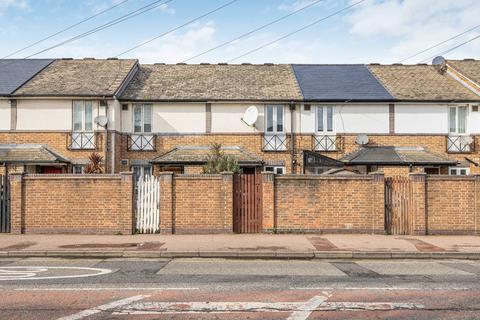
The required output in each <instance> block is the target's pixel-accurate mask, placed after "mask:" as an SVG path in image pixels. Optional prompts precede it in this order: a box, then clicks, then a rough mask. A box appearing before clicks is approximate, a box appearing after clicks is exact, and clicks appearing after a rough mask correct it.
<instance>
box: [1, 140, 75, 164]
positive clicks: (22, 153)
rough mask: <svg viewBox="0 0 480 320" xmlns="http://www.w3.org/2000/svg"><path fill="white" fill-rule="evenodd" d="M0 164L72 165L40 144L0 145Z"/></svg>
mask: <svg viewBox="0 0 480 320" xmlns="http://www.w3.org/2000/svg"><path fill="white" fill-rule="evenodd" d="M0 163H70V161H69V160H67V158H65V157H63V156H61V155H59V154H58V153H56V152H54V151H52V150H50V149H49V148H47V147H45V146H43V145H40V144H0Z"/></svg>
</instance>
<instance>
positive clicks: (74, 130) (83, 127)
mask: <svg viewBox="0 0 480 320" xmlns="http://www.w3.org/2000/svg"><path fill="white" fill-rule="evenodd" d="M87 102H89V103H90V104H91V107H92V118H91V119H89V120H90V122H91V124H92V129H90V130H86V129H85V126H86V123H87V115H86V112H85V110H86V108H85V107H86V103H87ZM76 103H80V104H81V110H82V111H81V113H82V120H81V128H80V130H77V129H75V104H76ZM94 109H95V108H94V103H93V101H92V100H73V102H72V132H93V131H94V130H95V128H94V127H95V123H93V118H94V116H93V115H94V113H95V110H94Z"/></svg>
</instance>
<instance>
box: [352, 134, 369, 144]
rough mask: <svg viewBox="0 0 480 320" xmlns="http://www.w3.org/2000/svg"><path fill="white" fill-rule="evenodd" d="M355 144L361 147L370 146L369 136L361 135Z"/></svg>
mask: <svg viewBox="0 0 480 320" xmlns="http://www.w3.org/2000/svg"><path fill="white" fill-rule="evenodd" d="M355 143H356V144H359V145H361V146H364V145H367V144H368V136H367V135H366V134H359V135H358V136H357V138H356V139H355Z"/></svg>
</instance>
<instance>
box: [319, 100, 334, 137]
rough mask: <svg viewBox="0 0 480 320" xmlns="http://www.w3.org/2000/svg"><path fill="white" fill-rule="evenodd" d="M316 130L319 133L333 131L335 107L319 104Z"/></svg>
mask: <svg viewBox="0 0 480 320" xmlns="http://www.w3.org/2000/svg"><path fill="white" fill-rule="evenodd" d="M316 112H317V115H316V130H317V132H318V133H333V107H332V106H317V111H316Z"/></svg>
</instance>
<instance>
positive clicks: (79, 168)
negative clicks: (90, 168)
mask: <svg viewBox="0 0 480 320" xmlns="http://www.w3.org/2000/svg"><path fill="white" fill-rule="evenodd" d="M72 172H73V174H85V166H82V165H74V166H73V170H72Z"/></svg>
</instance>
